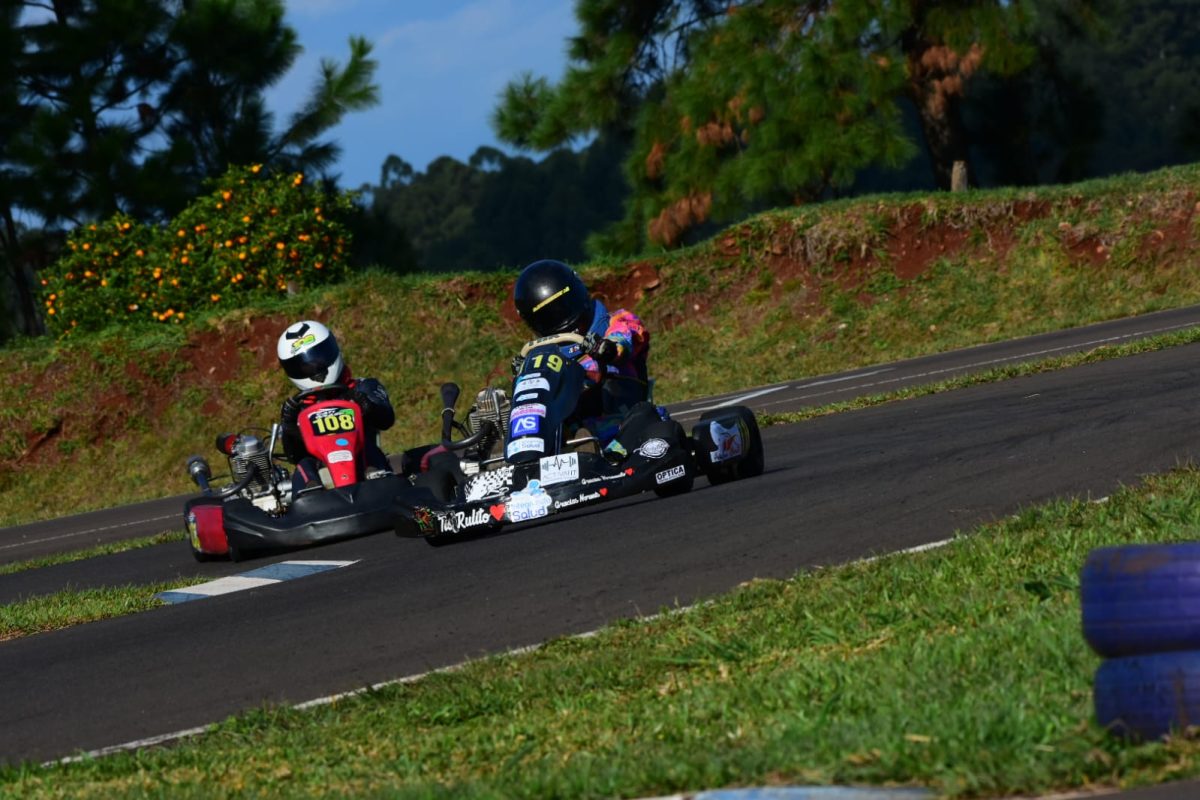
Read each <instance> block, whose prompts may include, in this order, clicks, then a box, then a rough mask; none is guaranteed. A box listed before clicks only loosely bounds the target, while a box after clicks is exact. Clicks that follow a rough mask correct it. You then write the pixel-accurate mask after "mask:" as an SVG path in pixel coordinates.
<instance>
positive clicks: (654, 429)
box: [394, 333, 763, 545]
mask: <svg viewBox="0 0 1200 800" xmlns="http://www.w3.org/2000/svg"><path fill="white" fill-rule="evenodd" d="M583 341H584V340H583V337H581V336H578V335H576V334H573V333H567V334H557V335H554V336H547V337H543V338H541V339H535V340H533V341H531V342H529V343H527V344H526V345H525V346H524V347H523V348H522V349H521V356H522V358H523V359H524V361H523V364H522V366H521V368H520V371H519V372H518V374H517V375H516V377H515V378H514V380H513V384H512V393H511V395H508V394H506V393H505V392H504V391H503V390H501V389H497V388H491V387H489V388H485V389H484V390H482V391H481V392H479V394H478V395H477V397H476V399H475V403H474V405H473V406H472V408H471V409H470V412H469V413H468V416H467V420H466V422H465V423H464V422H461V421H459V420H456V419H455V412H454V406H455V403H456V402H457V400H458V395H459V387H458V386H457V385H455V384H453V383H448V384H445V385H443V386H442V389H441V394H442V403H443V406H444V411H443V412H442V437H441V438H442V440H441V446H440V447H437V446H436V445H430V446H426V447H423V448H415V449H413V450H411V451H409V452H407V453H406V454H405V457H404V459H403V465H404V466H403V469H404V471H405V472H406V473H408V474H409V475H410V477H411V478H412V480H413V483H414V485H415V486H417V487H421V488H423V489H424V490H425V492H424V496H423V497H422V498H421V499H420V500H418V501H417V502H413V500H414V497H415V495H413V494H407V495H406V496H404V497H400V498H398V499H397V502H396V504H395V506H394V508H395V516H396V534H397V535H398V536H405V537H420V538H424V539H425V540H426V541H427V542H428V543H429V544H432V545H441V544H446V543H448V542H450V541H454V540H457V539H463V538H474V537H475V536H478V535H481V534H485V533H487V532H489V531H495V530H498V529H500V528H501V527H503V526H506V525H510V524H513V523H523V522H529V521H533V520H539V519H542V518H544V517H548V516H550V515H551V514H556V513H560V512H564V511H574V510H576V509H579V508H583V507H585V506H590V505H594V504H598V503H604V502H608V501H610V500H616V499H618V498H622V497H629V496H630V495H635V494H640V493H642V492H646V491H653V492H654V493H656V494H657V495H659V496H660V497H666V496H670V495H677V494H683V493H684V492H688V491H690V490H691V488H692V485H693V482H694V481H695V480H696V478H697V477H698V476H701V475H703V476H704V477H705V478H707V479H708V481H709V483H713V484H716V483H725V482H727V481H732V480H738V479H741V478H748V477H751V476H754V475H759V474H761V473H762V471H763V446H762V438H761V436H760V435H759V430H758V422H757V420H756V419H755V417H754V412H752V411H751V410H750V409H748V408H746V407H744V406H728V407H723V408H719V409H714V410H711V411H708V412H706V413H705V414H704V415H703V416H702V417H701V418H700V420H699V422H698V423H696V425H694V426H693V428H692V431H691V435H688V433H687V432H685V431H684V429H683V426H682V425H680V424H679V423H678V422H676V421H675V420H672V419H671V418H670V417H669V415H668V414H667V413H666V411H665V410H664V409H662V408H661V407H658V406H655V405H654V404H653V403H652V402H650V401H644V402H637V403H635V404H634V405H632V407H630V408H629V410H628V412H627V413H626V414H625V416H624V418H623V420H622V422H621V426H620V429H619V431H618V432H617V435H616V437H615V438H614V439H613V440H612V441H611V442H609V443H608V444H607V445H606V446H603V447H602V446H601V442H600V441H599V440H598V439H597V438H596V437H595V436H593V435H592V434H591V433H590V432H589V431H587V430H586V429H580V428H578V427H577V425H574V424H565V423H570V422H571V421H572V417H573V416H577V405H578V403H579V401H580V396H581V394H582V392H583V387H584V382H585V373H584V370H583V367H581V366H580V365H579V363H578V362H577V361H576V360H575V359H574V358H571V357H568V356H565V355H564V353H563V350H564V346H567V347H568V348H571V347H572V346H573V347H574V349H575V350H576V351H577V352H581V351H582V344H583ZM613 380H620V379H619V378H607V379H606V382H607V381H613ZM603 388H604V387H603V386H602V390H603ZM510 396H511V398H512V399H511V401H510V399H509V398H510ZM568 431H570V436H571V438H567V437H568V434H567V432H568ZM456 432H457V434H458V435H461V436H463V437H464V438H461V439H458V440H455V439H454V438H453V436H454V435H455V433H456Z"/></svg>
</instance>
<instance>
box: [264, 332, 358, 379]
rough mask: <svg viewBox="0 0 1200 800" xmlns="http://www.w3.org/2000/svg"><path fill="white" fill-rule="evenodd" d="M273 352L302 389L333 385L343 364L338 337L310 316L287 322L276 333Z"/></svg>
mask: <svg viewBox="0 0 1200 800" xmlns="http://www.w3.org/2000/svg"><path fill="white" fill-rule="evenodd" d="M275 352H276V354H277V355H278V356H279V365H280V366H281V367H283V371H284V372H285V373H287V376H288V378H290V379H291V381H292V383H294V384H296V388H297V389H299V390H301V391H307V390H309V389H319V388H321V387H322V386H332V385H333V384H335V383H337V381H338V378H339V377H341V374H342V369H343V368H344V367H345V362H344V361H343V360H342V351H341V348H339V347H338V343H337V339H335V338H333V334H332V333H331V332H330V330H329V328H326V327H325V326H324V325H322V324H321V323H319V322H314V321H312V320H304V321H303V322H297V323H296V324H294V325H290V326H289V327H288V329H287V330H286V331H284V332H283V335H282V336H280V337H279V343H278V344H277V345H276V346H275Z"/></svg>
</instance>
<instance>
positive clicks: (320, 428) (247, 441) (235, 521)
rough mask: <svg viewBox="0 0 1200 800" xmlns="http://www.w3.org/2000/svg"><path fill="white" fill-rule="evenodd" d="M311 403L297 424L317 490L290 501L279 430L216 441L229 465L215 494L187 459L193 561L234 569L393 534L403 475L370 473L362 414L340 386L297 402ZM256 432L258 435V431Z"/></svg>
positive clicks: (198, 463) (194, 460)
mask: <svg viewBox="0 0 1200 800" xmlns="http://www.w3.org/2000/svg"><path fill="white" fill-rule="evenodd" d="M308 398H311V399H312V400H314V401H315V402H312V403H311V404H309V405H304V406H302V410H301V412H300V416H299V420H298V423H299V426H300V433H301V435H302V436H303V437H304V446H305V448H306V449H307V450H308V452H309V453H310V454H312V455H313V456H314V457H315V458H316V459H317V461H318V462H319V464H320V474H321V480H322V485H321V486H314V487H312V488H306V489H304V490H302V491H299V492H297V493H295V494H293V491H292V478H291V475H290V473H289V472H288V470H287V469H286V468H285V467H284V466H283V465H282V464H281V463H280V462H282V461H283V457H282V456H281V455H278V454H276V453H275V444H276V442H277V441H278V438H279V425H278V424H275V425H272V426H271V431H270V437H269V441H267V442H264V441H263V439H262V438H260V437H259V436H257V435H255V429H251V430H247V431H243V432H242V433H239V434H232V435H225V434H223V435H221V436H218V437H217V449H218V450H220V451H221V452H222V453H223V454H224V455H225V456H226V457H227V458H228V459H229V473H230V480H231V481H232V482H231V483H230V484H229V485H228V486H225V487H224V488H221V489H214V488H213V487H212V486H211V485H210V481H212V480H213V477H212V471H211V470H210V469H209V466H208V463H207V462H205V460H204V459H203V458H202V457H200V456H192V457H191V458H189V459H188V462H187V469H188V473H189V474H190V475H191V476H192V480H194V481H195V482H196V485H197V486H199V487H200V490H201V492H202V494H201V496H200V497H195V498H192V499H190V500H188V501H187V503H186V504H185V505H184V518H185V520H186V524H187V531H188V542H189V543H190V544H191V548H192V554H193V555H194V556H195V557H196V559H197V560H198V561H208V560H212V559H218V558H229V559H231V560H233V561H240V560H241V559H242V558H245V557H247V556H249V555H251V554H254V553H262V552H264V551H272V550H280V549H285V548H290V547H300V546H304V545H311V544H318V543H321V542H329V541H334V540H336V539H346V538H350V537H352V536H361V535H364V534H368V533H378V532H379V531H382V530H389V529H391V528H393V527H394V524H395V523H394V512H393V503H394V502H395V500H396V498H397V496H398V495H402V494H404V493H405V492H413V491H414V489H413V487H412V483H411V482H410V481H409V479H408V478H406V477H404V476H402V475H396V474H393V473H391V472H385V471H382V470H375V471H372V470H369V469H368V468H367V466H366V460H365V457H364V450H365V447H364V438H363V422H362V419H363V414H362V409H361V408H360V407H359V405H358V404H357V403H355V402H354V401H353V400H350V399H349V397H348V390H347V389H346V388H345V387H343V386H326V387H322V388H320V389H312V390H310V391H307V392H302V393H300V394H299V395H297V396H296V399H297V400H300V401H305V400H307V399H308ZM258 432H261V430H258Z"/></svg>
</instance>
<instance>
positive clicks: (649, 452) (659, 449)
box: [633, 439, 670, 458]
mask: <svg viewBox="0 0 1200 800" xmlns="http://www.w3.org/2000/svg"><path fill="white" fill-rule="evenodd" d="M669 448H670V445H668V444H667V443H666V441H665V440H663V439H647V440H646V441H644V442H642V446H641V447H639V448H638V449H637V450H634V451H633V452H635V453H637V454H638V455H640V456H644V457H645V458H662V457H663V456H665V455H666V454H667V450H668V449H669Z"/></svg>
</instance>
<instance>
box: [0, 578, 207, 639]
mask: <svg viewBox="0 0 1200 800" xmlns="http://www.w3.org/2000/svg"><path fill="white" fill-rule="evenodd" d="M199 580H201V579H198V578H182V579H179V580H175V581H169V582H166V583H156V584H152V585H149V586H133V585H128V586H108V587H103V588H100V589H67V590H64V591H61V592H57V593H55V594H49V595H42V596H39V597H32V598H30V599H28V600H22V601H20V602H16V603H9V604H8V605H5V606H0V642H4V641H8V640H10V639H17V638H20V637H22V636H31V635H33V634H35V633H46V632H47V631H56V630H62V629H63V628H69V627H71V626H73V625H82V624H84V623H87V622H96V621H97V620H102V619H110V618H112V617H123V616H125V615H127V614H136V613H137V612H139V611H149V610H150V609H152V608H158V607H160V606H162V605H165V603H163V601H161V600H158V599H157V598H155V596H154V595H156V594H158V593H159V592H166V591H170V590H171V589H178V588H180V587H183V586H190V585H192V584H194V583H197V582H198V581H199Z"/></svg>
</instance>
